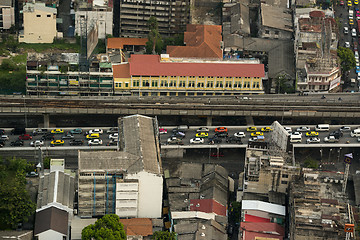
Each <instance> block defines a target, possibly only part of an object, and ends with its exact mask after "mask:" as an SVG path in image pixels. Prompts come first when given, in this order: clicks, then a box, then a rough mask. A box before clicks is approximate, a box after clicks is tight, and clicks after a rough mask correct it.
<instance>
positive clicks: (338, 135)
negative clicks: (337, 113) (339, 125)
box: [329, 130, 344, 139]
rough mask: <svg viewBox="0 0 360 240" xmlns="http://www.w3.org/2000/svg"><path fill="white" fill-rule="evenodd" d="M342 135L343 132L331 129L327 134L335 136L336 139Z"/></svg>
mask: <svg viewBox="0 0 360 240" xmlns="http://www.w3.org/2000/svg"><path fill="white" fill-rule="evenodd" d="M343 135H344V133H343V132H341V131H339V130H336V131H333V132H331V133H330V134H329V136H334V137H335V138H338V139H339V138H341V137H342V136H343Z"/></svg>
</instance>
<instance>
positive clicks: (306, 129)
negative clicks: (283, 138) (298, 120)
mask: <svg viewBox="0 0 360 240" xmlns="http://www.w3.org/2000/svg"><path fill="white" fill-rule="evenodd" d="M296 131H297V132H309V131H310V128H309V127H304V126H303V127H298V128H297V129H296Z"/></svg>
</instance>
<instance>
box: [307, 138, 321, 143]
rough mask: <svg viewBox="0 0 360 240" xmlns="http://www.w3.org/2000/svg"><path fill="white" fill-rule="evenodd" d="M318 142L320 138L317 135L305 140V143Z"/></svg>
mask: <svg viewBox="0 0 360 240" xmlns="http://www.w3.org/2000/svg"><path fill="white" fill-rule="evenodd" d="M319 142H320V138H318V137H312V138H309V139H307V140H306V143H319Z"/></svg>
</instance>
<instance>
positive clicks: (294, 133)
mask: <svg viewBox="0 0 360 240" xmlns="http://www.w3.org/2000/svg"><path fill="white" fill-rule="evenodd" d="M291 135H299V136H302V133H301V132H292V133H291Z"/></svg>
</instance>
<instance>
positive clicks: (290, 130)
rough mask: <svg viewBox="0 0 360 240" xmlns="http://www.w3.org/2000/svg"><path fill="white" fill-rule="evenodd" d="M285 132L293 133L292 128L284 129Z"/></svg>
mask: <svg viewBox="0 0 360 240" xmlns="http://www.w3.org/2000/svg"><path fill="white" fill-rule="evenodd" d="M284 129H285V131H287V132H288V133H291V132H292V129H291V127H284Z"/></svg>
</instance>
